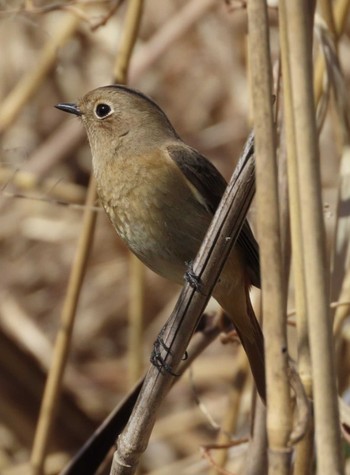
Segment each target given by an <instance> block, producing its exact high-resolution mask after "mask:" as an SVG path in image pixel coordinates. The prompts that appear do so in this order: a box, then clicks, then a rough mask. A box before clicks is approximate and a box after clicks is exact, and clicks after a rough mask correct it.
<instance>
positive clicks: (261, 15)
mask: <svg viewBox="0 0 350 475" xmlns="http://www.w3.org/2000/svg"><path fill="white" fill-rule="evenodd" d="M247 10H248V28H249V36H248V41H249V43H248V44H249V65H250V66H249V67H250V74H251V81H252V84H251V96H252V102H253V111H254V131H255V136H256V154H257V160H256V168H257V211H258V212H257V229H258V236H259V245H260V262H261V273H262V308H263V322H264V334H265V349H266V380H267V408H268V410H267V434H268V440H269V474H271V475H272V474H279V475H281V474H288V473H289V468H290V454H291V450H290V448H289V438H290V433H291V429H292V414H291V401H290V389H289V381H288V375H287V374H288V371H287V369H288V353H287V335H286V296H285V287H286V286H285V284H284V282H283V277H284V273H283V262H282V255H281V240H280V222H279V216H280V214H279V204H278V178H277V163H276V149H275V147H276V146H275V128H274V124H273V110H272V74H271V64H270V61H271V57H270V45H269V31H268V28H269V27H268V16H267V7H266V3H265V2H264V1H263V0H251V1H250V2H248V9H247Z"/></svg>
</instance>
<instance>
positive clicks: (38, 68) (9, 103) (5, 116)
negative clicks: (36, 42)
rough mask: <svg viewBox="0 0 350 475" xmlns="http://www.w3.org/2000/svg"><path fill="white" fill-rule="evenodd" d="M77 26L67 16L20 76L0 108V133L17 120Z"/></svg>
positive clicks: (74, 17)
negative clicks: (31, 64) (25, 72)
mask: <svg viewBox="0 0 350 475" xmlns="http://www.w3.org/2000/svg"><path fill="white" fill-rule="evenodd" d="M78 24H79V19H78V18H77V17H76V16H75V15H67V17H66V18H65V21H64V22H63V21H62V22H61V23H60V24H59V25H58V28H57V30H56V31H55V32H54V34H53V35H52V37H51V38H50V40H49V42H48V43H47V44H46V45H45V46H44V48H43V50H42V51H41V54H40V56H39V58H38V60H37V61H36V62H35V66H34V67H33V69H31V70H30V71H28V73H27V74H25V75H24V76H22V78H21V79H20V80H19V82H18V83H17V85H16V86H15V87H14V88H13V89H12V91H11V92H10V93H9V94H8V96H7V97H6V98H5V100H4V101H3V103H2V105H1V107H0V133H2V132H4V130H6V129H7V128H8V127H9V126H10V125H11V124H12V123H13V122H14V120H15V119H16V118H17V116H18V114H19V113H20V112H21V110H22V109H23V107H24V105H25V104H26V103H27V102H28V101H29V100H30V98H31V97H32V96H33V94H35V92H36V91H37V90H38V89H39V88H40V86H41V84H42V82H43V81H44V80H45V78H46V76H47V75H48V73H49V72H50V70H51V69H52V68H53V66H54V65H55V61H56V59H57V51H58V50H59V48H61V47H62V46H63V45H64V43H65V42H66V41H67V40H68V39H69V38H70V37H71V36H72V35H73V33H74V31H75V30H76V28H77V26H78Z"/></svg>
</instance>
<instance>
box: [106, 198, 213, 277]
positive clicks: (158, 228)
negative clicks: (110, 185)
mask: <svg viewBox="0 0 350 475" xmlns="http://www.w3.org/2000/svg"><path fill="white" fill-rule="evenodd" d="M131 202H132V201H131ZM184 209H185V208H184ZM184 209H182V210H181V211H180V210H177V211H175V212H174V209H173V208H171V207H168V206H166V205H164V203H163V206H162V207H161V209H159V208H158V207H156V206H151V207H149V206H147V203H145V205H144V206H141V204H140V203H139V205H138V207H137V209H133V210H131V209H130V202H129V204H128V205H127V206H122V204H121V203H119V204H118V205H115V206H113V207H108V206H106V205H105V210H106V212H107V214H108V216H109V218H110V220H111V221H112V223H113V226H114V228H115V229H116V231H117V233H118V235H119V236H120V237H121V238H122V239H123V241H124V242H125V243H126V245H127V246H128V247H129V249H130V250H131V251H132V252H133V253H134V254H136V255H137V256H138V257H139V259H140V260H141V261H142V262H143V263H144V264H145V265H146V266H148V267H149V268H151V269H152V270H153V271H154V272H156V273H157V274H160V275H161V276H163V277H165V278H167V279H170V280H172V281H175V282H177V283H179V284H182V283H183V275H184V273H185V271H186V267H187V265H188V263H189V262H190V261H192V260H193V259H194V258H195V256H196V254H197V252H198V250H199V246H200V244H201V242H202V240H203V238H204V235H205V232H206V229H207V227H208V225H209V223H210V217H209V216H208V217H207V216H205V218H204V219H203V217H201V216H199V217H198V216H197V218H196V217H195V216H192V218H191V219H190V220H189V218H188V216H187V215H186V214H185V213H184Z"/></svg>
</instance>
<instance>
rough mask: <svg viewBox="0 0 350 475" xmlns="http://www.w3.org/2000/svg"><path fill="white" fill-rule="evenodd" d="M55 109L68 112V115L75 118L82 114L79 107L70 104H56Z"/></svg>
mask: <svg viewBox="0 0 350 475" xmlns="http://www.w3.org/2000/svg"><path fill="white" fill-rule="evenodd" d="M55 107H56V109H60V110H61V111H64V112H69V114H74V115H77V116H81V115H82V112H81V110H80V109H79V107H78V106H77V105H76V104H73V103H72V102H63V103H62V104H57V105H56V106H55Z"/></svg>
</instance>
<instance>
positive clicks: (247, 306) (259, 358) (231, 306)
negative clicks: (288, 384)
mask: <svg viewBox="0 0 350 475" xmlns="http://www.w3.org/2000/svg"><path fill="white" fill-rule="evenodd" d="M218 290H222V289H218ZM244 292H245V293H244ZM214 296H215V297H216V298H217V300H218V302H219V303H220V305H221V306H222V307H223V309H224V310H225V311H226V313H227V314H228V316H229V317H231V319H232V322H233V324H234V326H235V329H236V331H237V333H238V336H239V338H240V340H241V342H242V345H243V348H244V350H245V352H246V353H247V357H248V360H249V363H250V367H251V371H252V373H253V377H254V380H255V383H256V387H257V390H258V393H259V395H260V397H261V399H262V400H263V401H264V402H265V400H266V385H265V357H264V337H263V334H262V331H261V328H260V325H259V322H258V320H257V319H256V316H255V313H254V310H253V307H252V304H251V302H250V297H249V286H248V285H247V286H246V287H245V288H241V289H240V290H239V291H237V288H236V289H234V292H232V293H229V292H224V291H222V292H218V291H217V292H216V294H214Z"/></svg>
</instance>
